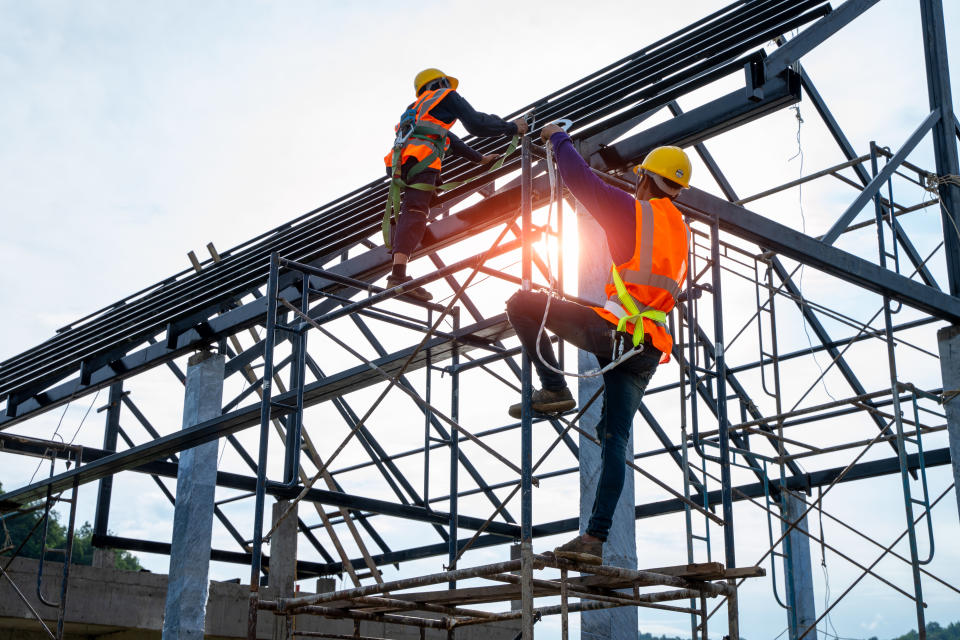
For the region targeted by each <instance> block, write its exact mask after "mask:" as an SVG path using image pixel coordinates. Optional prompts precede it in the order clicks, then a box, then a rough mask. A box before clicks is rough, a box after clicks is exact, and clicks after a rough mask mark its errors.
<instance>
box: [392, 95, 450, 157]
mask: <svg viewBox="0 0 960 640" xmlns="http://www.w3.org/2000/svg"><path fill="white" fill-rule="evenodd" d="M451 91H453V89H449V88H448V89H435V90H434V91H426V92H424V93H423V94H421V95H420V97H418V98H417V101H416V102H414V103H413V105H411V107H410V108H412V109H414V110H416V113H417V120H416V125H415V127H414V133H413V134H412V135H411V137H410V138H409V139H408V141H407V143H406V144H405V145H404V147H403V151H402V152H401V154H400V164H403V162H404V160H406V159H407V158H416V159H417V160H420V161H422V160H424V159H426V158H429V157H430V155H431V154H435V155H436V156H437V157H436V158H434V159H433V160H432V161H431V162H430V163H429V165H428V168H430V169H436V170H437V171H439V170H440V166H441V161H442V159H443V154H444V153H445V152H446V151H447V149H449V148H450V139H449V138H448V137H447V135H446V133H447V131H449V130H450V129H451V128H452V127H453V125H454V124H456V122H457V121H456V119H454V120H452V121H451V122H444V121H442V120H439V119H438V118H436V117H434V116H433V115H432V114H431V113H430V112H431V111H432V110H433V108H434V107H435V106H437V105H438V104H439V103H440V101H441V100H443V99H444V98H445V97H447V95H448V94H449V93H450V92H451ZM399 127H400V125H399V124H397V126H396V127H394V131H396V130H398V129H399ZM418 139H419V140H418ZM441 145H442V148H441ZM383 161H384V164H386V165H387V166H388V167H392V166H393V151H392V150H391V151H390V152H389V153H387V155H386V156H385V157H384V158H383Z"/></svg>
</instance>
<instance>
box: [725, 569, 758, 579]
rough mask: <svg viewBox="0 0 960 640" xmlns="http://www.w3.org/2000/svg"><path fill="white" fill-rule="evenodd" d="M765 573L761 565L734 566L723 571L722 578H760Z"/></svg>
mask: <svg viewBox="0 0 960 640" xmlns="http://www.w3.org/2000/svg"><path fill="white" fill-rule="evenodd" d="M765 575H767V570H766V569H764V568H763V567H734V568H733V569H727V570H726V571H724V573H723V577H724V578H731V579H732V578H762V577H763V576H765Z"/></svg>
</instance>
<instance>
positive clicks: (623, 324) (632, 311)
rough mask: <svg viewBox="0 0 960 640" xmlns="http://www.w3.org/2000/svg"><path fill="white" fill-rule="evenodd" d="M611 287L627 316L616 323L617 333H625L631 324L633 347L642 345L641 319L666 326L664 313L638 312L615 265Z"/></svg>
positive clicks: (654, 311)
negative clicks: (615, 290)
mask: <svg viewBox="0 0 960 640" xmlns="http://www.w3.org/2000/svg"><path fill="white" fill-rule="evenodd" d="M612 272H613V286H615V287H616V288H617V297H618V298H619V299H620V304H621V305H623V308H624V309H625V310H626V311H627V313H628V314H629V315H625V316H623V317H622V318H620V321H619V322H618V323H617V331H624V332H625V331H626V330H627V323H628V322H633V323H634V329H633V346H634V347H636V346H637V345H639V344H642V343H643V321H642V320H641V318H650V319H651V320H653V321H654V322H656V323H658V324H661V325H662V324H666V322H667V313H666V312H665V311H660V310H659V309H646V310H644V311H640V308H639V307H638V306H637V302H636V301H635V300H634V299H633V296H631V295H630V292H629V291H627V287H626V286H625V285H624V284H623V278H621V277H620V274H619V273H618V272H617V265H613V269H612Z"/></svg>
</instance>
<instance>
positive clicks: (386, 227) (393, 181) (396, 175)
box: [380, 123, 520, 249]
mask: <svg viewBox="0 0 960 640" xmlns="http://www.w3.org/2000/svg"><path fill="white" fill-rule="evenodd" d="M424 124H429V123H424ZM418 126H419V125H418ZM438 128H439V127H438ZM444 131H445V130H444ZM411 137H413V136H412V135H411ZM429 140H430V141H431V142H436V141H435V140H433V139H432V138H431V139H429ZM519 146H520V136H519V135H515V136H513V139H512V140H510V144H509V145H507V148H506V150H505V151H504V152H503V154H502V155H501V156H500V158H499V159H498V160H497V161H496V162H494V163H493V164H492V165H490V167H489V168H488V169H487V170H486V171H484V172H483V173H480V174H477V175H475V176H473V177H472V178H467V179H466V180H455V181H453V182H445V183H443V184H440V185H433V184H428V183H426V182H415V183H409V182H405V181H404V180H402V179H401V178H400V152H401V150H402V147H401V148H397V147H394V149H393V157H392V159H391V163H392V165H393V175H392V176H391V178H390V191H389V195H388V196H387V206H386V209H385V210H384V212H383V222H382V223H381V225H380V229H381V231H382V232H383V244H384V245H385V246H386V247H387V249H392V248H393V247H392V246H391V245H390V225H391V224H392V222H393V218H394V216H395V215H399V211H400V194H401V192H402V191H403V190H404V189H417V190H418V191H440V192H444V191H449V190H450V189H456V188H457V187H461V186H463V185H465V184H469V183H470V182H473V181H474V180H477V179H478V178H482V177H483V176H485V175H487V174H488V173H491V172H492V171H496V170H497V169H499V168H500V167H502V166H503V163H504V162H505V161H506V160H507V158H508V157H509V156H510V155H511V154H512V153H514V152H515V151H516V150H517V147H519ZM431 156H433V153H431V155H430V156H427V157H426V158H425V159H423V160H421V161H420V162H418V163H417V164H415V165H413V166H412V167H410V170H409V171H408V172H407V180H412V179H413V178H414V176H416V175H417V174H418V173H420V172H421V171H423V169H425V168H426V167H427V166H429V164H430V163H431V162H432V161H433V160H432V159H431ZM421 165H423V166H421Z"/></svg>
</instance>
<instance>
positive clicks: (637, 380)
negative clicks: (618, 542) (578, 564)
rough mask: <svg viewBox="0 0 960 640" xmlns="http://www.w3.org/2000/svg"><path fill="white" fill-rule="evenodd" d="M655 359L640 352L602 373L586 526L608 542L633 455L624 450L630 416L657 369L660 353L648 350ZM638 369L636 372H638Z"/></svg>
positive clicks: (594, 534) (632, 414) (630, 420)
mask: <svg viewBox="0 0 960 640" xmlns="http://www.w3.org/2000/svg"><path fill="white" fill-rule="evenodd" d="M651 351H652V352H653V353H654V354H655V356H656V359H652V358H649V357H645V356H647V354H645V353H643V354H640V355H637V356H634V357H632V358H631V359H630V360H627V362H625V363H624V364H623V365H621V366H618V367H615V368H614V369H611V370H610V371H608V372H606V373H605V374H603V410H602V411H601V413H600V421H599V422H598V423H597V439H598V440H600V479H599V481H598V482H597V492H596V494H595V495H594V498H593V512H592V513H591V514H590V522H589V524H588V525H587V533H588V534H590V535H591V536H595V537H597V538H600V539H601V540H606V539H607V533H608V532H609V531H610V524H611V522H613V511H614V509H616V506H617V501H618V500H619V499H620V492H621V491H622V490H623V480H624V477H625V476H626V467H627V465H626V461H627V455H628V454H630V457H631V459H632V458H633V452H632V451H629V452H628V451H627V440H628V439H629V438H630V429H631V427H632V426H633V417H634V416H635V415H637V411H638V410H639V409H640V401H641V400H642V399H643V392H644V391H645V390H646V388H647V385H648V384H649V383H650V379H651V378H652V377H653V374H654V372H655V371H656V370H657V363H658V362H659V360H660V352H659V351H657V350H656V349H651ZM635 360H640V362H638V363H636V364H639V365H643V367H642V368H640V367H636V368H634V369H633V370H623V371H621V369H622V368H624V367H625V365H627V364H630V363H632V362H634V361H635ZM638 369H639V370H638Z"/></svg>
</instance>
